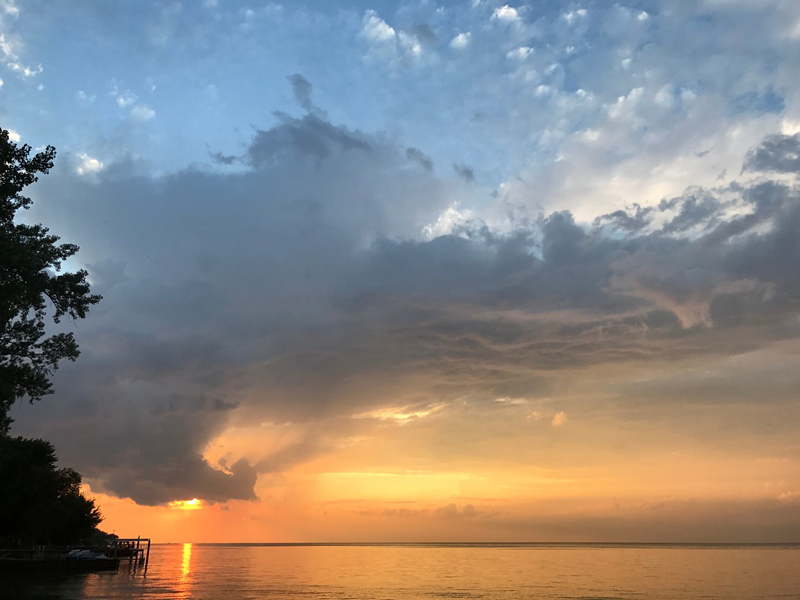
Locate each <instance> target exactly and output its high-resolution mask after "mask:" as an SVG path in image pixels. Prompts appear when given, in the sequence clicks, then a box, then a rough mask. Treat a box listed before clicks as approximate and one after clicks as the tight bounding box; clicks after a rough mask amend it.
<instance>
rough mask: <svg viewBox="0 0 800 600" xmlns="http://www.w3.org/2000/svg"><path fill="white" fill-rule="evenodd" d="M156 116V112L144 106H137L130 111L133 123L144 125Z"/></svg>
mask: <svg viewBox="0 0 800 600" xmlns="http://www.w3.org/2000/svg"><path fill="white" fill-rule="evenodd" d="M155 116H156V111H154V110H153V109H152V108H150V107H149V106H147V105H146V104H137V105H136V106H134V107H133V109H131V118H132V119H133V120H134V121H139V122H140V123H144V122H145V121H149V120H150V119H152V118H153V117H155Z"/></svg>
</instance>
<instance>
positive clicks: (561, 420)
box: [550, 410, 567, 427]
mask: <svg viewBox="0 0 800 600" xmlns="http://www.w3.org/2000/svg"><path fill="white" fill-rule="evenodd" d="M566 422H567V415H566V413H565V412H564V411H563V410H562V411H561V412H558V413H556V414H555V415H554V416H553V420H552V421H550V425H552V426H553V427H563V426H564V424H565V423H566Z"/></svg>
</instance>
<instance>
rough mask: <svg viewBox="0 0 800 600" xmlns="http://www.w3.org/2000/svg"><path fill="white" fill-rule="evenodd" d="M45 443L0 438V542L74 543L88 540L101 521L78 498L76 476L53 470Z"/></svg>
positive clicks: (48, 445) (95, 511)
mask: <svg viewBox="0 0 800 600" xmlns="http://www.w3.org/2000/svg"><path fill="white" fill-rule="evenodd" d="M57 460H58V459H57V458H56V453H55V449H54V448H53V445H52V444H51V443H50V442H46V441H45V440H28V439H24V438H21V437H17V438H12V437H9V436H6V435H0V538H5V539H7V540H10V541H14V542H16V543H22V544H75V543H80V542H83V541H86V540H89V539H91V538H92V537H93V535H94V534H95V532H96V527H97V525H99V524H100V521H102V518H103V517H102V516H101V514H100V509H99V508H97V506H96V505H95V502H94V500H91V499H89V498H86V497H85V496H84V495H83V494H82V493H81V489H80V488H81V476H80V474H79V473H77V472H76V471H74V470H72V469H63V468H62V469H58V468H56V461H57Z"/></svg>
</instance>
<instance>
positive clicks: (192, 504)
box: [168, 498, 203, 510]
mask: <svg viewBox="0 0 800 600" xmlns="http://www.w3.org/2000/svg"><path fill="white" fill-rule="evenodd" d="M168 506H169V507H170V508H178V509H180V510H196V509H198V508H202V507H203V503H202V502H201V501H200V500H198V499H197V498H192V499H191V500H175V501H173V502H170V503H169V505H168Z"/></svg>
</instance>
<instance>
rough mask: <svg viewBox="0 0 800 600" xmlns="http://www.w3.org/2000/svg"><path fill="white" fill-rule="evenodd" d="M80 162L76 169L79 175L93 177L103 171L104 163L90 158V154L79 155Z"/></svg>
mask: <svg viewBox="0 0 800 600" xmlns="http://www.w3.org/2000/svg"><path fill="white" fill-rule="evenodd" d="M78 158H79V159H80V162H79V163H78V166H76V167H75V172H76V173H77V174H78V175H93V174H95V173H99V172H100V171H102V170H103V166H104V165H103V161H101V160H98V159H96V158H93V157H91V156H89V155H88V154H83V153H81V154H78Z"/></svg>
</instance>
